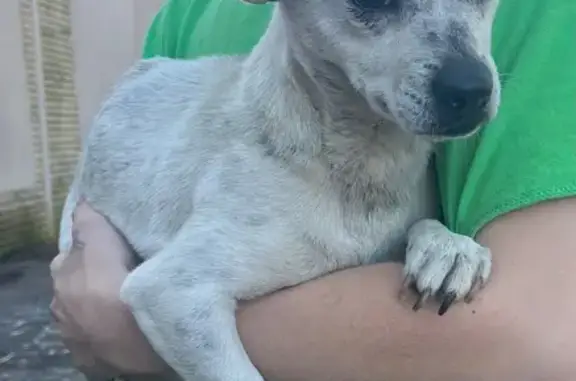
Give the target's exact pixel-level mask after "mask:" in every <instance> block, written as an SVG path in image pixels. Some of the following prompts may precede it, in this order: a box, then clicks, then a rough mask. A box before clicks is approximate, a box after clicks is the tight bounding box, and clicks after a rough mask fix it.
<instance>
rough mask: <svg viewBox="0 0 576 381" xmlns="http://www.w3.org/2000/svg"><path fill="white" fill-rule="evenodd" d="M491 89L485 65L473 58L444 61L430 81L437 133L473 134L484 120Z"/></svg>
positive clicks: (489, 73) (490, 74)
mask: <svg viewBox="0 0 576 381" xmlns="http://www.w3.org/2000/svg"><path fill="white" fill-rule="evenodd" d="M493 86H494V83H493V79H492V73H491V72H490V69H489V68H488V66H486V64H484V63H482V62H480V61H479V60H476V59H473V58H463V57H457V58H448V59H447V60H446V61H445V62H444V64H443V65H442V67H441V68H440V70H439V71H438V73H437V74H436V76H435V77H434V79H433V81H432V95H433V97H434V102H435V106H436V114H437V118H438V124H439V130H440V132H443V133H446V134H448V135H464V134H466V133H469V132H471V131H473V130H474V129H475V128H476V127H477V126H478V125H479V124H480V123H481V122H482V121H483V120H484V119H485V118H486V116H487V113H488V110H487V106H488V103H489V102H490V97H491V95H492V88H493Z"/></svg>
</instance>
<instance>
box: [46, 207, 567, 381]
mask: <svg viewBox="0 0 576 381" xmlns="http://www.w3.org/2000/svg"><path fill="white" fill-rule="evenodd" d="M575 216H576V198H575V199H565V200H559V201H550V202H546V203H543V204H540V205H537V206H533V207H530V208H526V209H524V210H521V211H518V212H514V213H510V214H509V215H506V216H503V217H501V218H499V219H497V220H495V221H493V222H491V223H490V224H488V225H487V226H486V227H485V228H484V229H483V230H482V231H481V232H480V234H479V236H478V237H477V239H478V241H479V242H480V243H481V244H483V245H486V246H488V247H490V248H491V250H492V252H493V254H494V273H493V275H492V281H491V282H490V283H489V285H488V286H487V287H486V288H485V289H484V290H483V292H482V293H481V295H480V296H479V297H478V298H477V299H476V300H474V301H473V302H472V303H471V304H469V305H465V304H463V305H458V306H456V307H453V309H452V310H451V311H449V312H448V313H447V314H446V315H445V316H443V317H439V316H437V315H436V313H435V312H436V311H435V309H434V308H425V309H423V310H422V311H420V312H418V313H415V312H413V311H412V309H411V307H410V306H411V302H412V303H413V300H412V299H410V298H408V299H410V300H404V301H399V299H398V290H399V286H400V284H401V282H402V279H401V277H402V272H401V267H400V266H399V265H395V264H384V265H374V266H368V267H363V268H356V269H351V270H346V271H342V272H340V273H336V274H333V275H329V276H326V277H324V278H322V279H319V280H316V281H313V282H309V283H306V284H303V285H300V286H297V287H294V288H292V289H289V290H285V291H281V292H278V293H275V294H273V295H270V296H267V297H264V298H262V299H260V300H257V301H254V302H250V303H246V304H244V305H242V306H241V308H240V310H239V311H238V325H239V330H240V333H241V336H242V339H243V342H244V345H245V346H246V348H247V350H248V353H249V355H250V357H251V358H252V360H253V361H254V363H255V364H256V365H257V367H258V368H259V369H260V370H261V371H262V373H263V374H264V375H265V377H266V379H267V380H269V381H284V380H286V381H288V380H302V381H306V380H314V381H340V380H342V381H347V380H352V379H353V380H359V381H364V380H365V381H371V380H375V381H376V380H378V381H380V380H394V381H421V380H422V381H424V380H426V381H435V380H439V381H440V380H442V381H468V380H469V381H483V380H487V381H488V380H490V381H492V380H506V381H516V380H518V381H532V380H534V381H536V380H547V381H570V380H574V379H576V364H574V362H573V357H574V355H573V354H574V353H576V329H575V328H574V321H576V302H575V301H574V300H575V299H574V297H573V290H574V289H576V277H574V275H573V274H574V273H576V256H575V255H574V253H575V252H576V234H574V232H576V218H575ZM75 229H77V230H78V238H79V239H78V240H77V242H81V244H79V245H77V247H76V252H74V255H71V256H66V255H64V254H62V255H60V256H59V257H57V259H55V261H54V263H53V265H52V274H53V278H54V286H55V290H56V297H55V299H54V303H53V305H52V309H53V312H54V315H55V317H56V320H57V324H58V326H59V328H60V329H61V330H62V331H63V334H64V336H65V338H66V341H67V344H68V345H69V346H70V348H71V350H72V352H73V354H74V355H75V356H76V358H77V361H78V363H79V364H80V365H82V366H84V367H85V368H89V369H91V370H92V371H94V370H98V373H102V372H105V373H108V374H110V375H112V374H118V373H123V374H126V373H130V374H144V375H145V374H148V375H150V374H154V373H162V372H163V371H164V370H165V366H164V364H163V362H162V361H161V360H160V359H159V358H158V357H157V356H156V355H155V353H154V352H153V350H152V348H151V347H150V346H149V345H148V344H147V342H146V340H145V338H144V337H143V336H142V334H141V333H140V331H139V330H138V328H137V326H136V324H135V322H134V320H133V318H132V316H131V315H130V313H129V311H128V310H127V309H126V308H125V307H124V306H123V305H122V303H121V302H120V301H119V299H118V290H119V287H120V284H121V282H122V280H123V279H124V277H125V276H126V275H127V274H128V272H129V271H130V268H131V266H132V263H131V262H130V258H131V254H130V252H129V250H128V249H127V247H126V246H125V245H124V243H123V242H122V240H121V238H120V237H119V236H118V235H117V234H116V232H115V231H114V230H113V228H112V227H111V226H110V225H108V223H107V222H106V220H105V219H103V218H102V217H101V216H99V215H98V214H96V213H94V212H93V211H91V209H89V208H88V207H85V206H81V207H79V209H78V210H77V217H76V221H75ZM74 257H77V258H78V259H74ZM430 307H433V306H430ZM96 310H97V311H98V314H97V319H94V317H93V316H94V315H93V314H91V313H90V311H96Z"/></svg>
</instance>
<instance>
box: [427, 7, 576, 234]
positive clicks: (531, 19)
mask: <svg viewBox="0 0 576 381" xmlns="http://www.w3.org/2000/svg"><path fill="white" fill-rule="evenodd" d="M574 20H576V1H572V0H570V1H567V0H546V1H541V0H523V1H522V5H521V6H518V2H517V1H515V0H503V1H501V7H500V9H499V11H498V15H497V20H496V25H495V29H494V47H493V48H494V54H495V58H496V61H497V64H498V66H499V69H500V72H501V77H502V80H503V83H504V85H503V92H502V102H501V108H500V111H499V116H498V117H497V119H496V120H495V121H494V122H493V123H492V124H491V125H489V126H487V127H486V128H485V129H484V130H483V132H482V133H481V134H480V135H479V136H477V137H475V138H472V139H468V140H462V141H456V142H450V143H447V144H446V145H445V146H443V147H441V150H440V152H439V154H438V157H437V161H436V162H437V169H438V177H439V185H440V194H441V196H442V204H443V205H442V206H443V210H444V217H445V220H446V222H447V224H448V226H449V227H450V228H452V229H453V230H455V231H457V232H460V233H462V234H466V235H471V236H474V235H475V234H476V233H477V232H478V231H479V229H481V228H482V226H484V225H485V224H486V223H488V222H489V221H491V220H492V219H494V218H495V217H497V216H500V215H502V214H505V213H508V212H510V211H513V210H516V209H519V208H523V207H526V206H529V205H533V204H535V203H538V202H540V201H544V200H550V199H557V198H563V197H568V196H574V195H576V23H575V22H574Z"/></svg>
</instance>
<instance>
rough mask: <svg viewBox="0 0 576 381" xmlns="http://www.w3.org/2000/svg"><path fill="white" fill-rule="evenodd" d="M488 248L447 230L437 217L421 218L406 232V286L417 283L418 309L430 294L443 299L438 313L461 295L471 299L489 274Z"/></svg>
mask: <svg viewBox="0 0 576 381" xmlns="http://www.w3.org/2000/svg"><path fill="white" fill-rule="evenodd" d="M491 265H492V256H491V253H490V250H489V249H488V248H485V247H483V246H480V245H479V244H478V243H476V242H475V241H474V240H473V239H472V238H470V237H466V236H464V235H460V234H456V233H453V232H451V231H450V230H448V228H446V227H445V226H444V225H442V224H441V223H440V222H438V221H436V220H431V219H424V220H421V221H419V222H417V223H416V224H414V226H412V227H411V229H410V230H409V231H408V246H407V249H406V265H405V268H404V273H405V276H406V281H405V286H408V285H410V284H413V285H415V286H416V288H417V290H418V292H419V293H420V297H419V299H418V302H417V303H416V305H415V306H414V309H415V310H417V309H419V308H420V307H422V304H423V303H424V302H425V301H426V299H427V298H428V297H430V296H432V295H436V296H439V297H440V298H441V300H442V302H441V306H440V310H439V311H438V313H439V314H440V315H443V314H444V313H445V312H446V311H447V310H448V308H449V307H450V306H451V305H452V303H454V302H455V301H458V300H460V299H462V298H471V296H472V293H473V292H474V291H475V290H476V289H477V288H478V287H481V286H482V285H483V284H484V283H485V282H486V281H487V280H488V277H489V276H490V271H491Z"/></svg>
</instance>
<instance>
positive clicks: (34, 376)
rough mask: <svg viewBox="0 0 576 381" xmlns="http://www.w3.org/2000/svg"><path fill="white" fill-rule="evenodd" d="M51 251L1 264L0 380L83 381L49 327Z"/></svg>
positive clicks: (41, 250) (36, 250)
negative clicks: (49, 263) (49, 261)
mask: <svg viewBox="0 0 576 381" xmlns="http://www.w3.org/2000/svg"><path fill="white" fill-rule="evenodd" d="M52 250H53V249H52V248H50V247H42V248H33V249H31V250H30V251H29V252H27V253H26V254H25V255H16V256H14V257H17V258H18V261H15V260H8V261H6V262H4V263H2V262H0V381H81V380H84V378H83V377H82V376H80V375H79V374H78V373H77V372H76V371H75V370H74V369H73V368H72V367H71V365H70V359H69V355H68V351H67V350H66V349H65V348H64V346H63V345H62V343H61V342H60V341H59V339H58V332H57V331H56V330H54V329H53V328H52V327H51V326H50V319H51V318H50V313H49V311H48V305H49V303H50V299H51V287H50V278H49V273H48V259H49V257H50V256H51V255H52V254H53V251H52ZM14 257H13V258H14Z"/></svg>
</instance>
